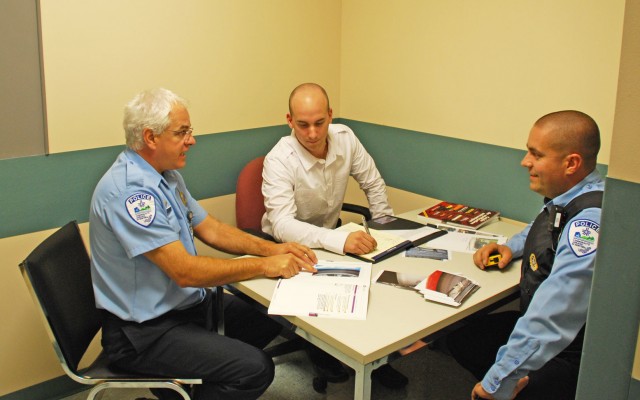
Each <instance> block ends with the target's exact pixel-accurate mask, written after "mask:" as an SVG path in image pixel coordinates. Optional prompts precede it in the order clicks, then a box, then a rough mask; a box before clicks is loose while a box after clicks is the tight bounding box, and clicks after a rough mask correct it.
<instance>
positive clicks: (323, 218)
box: [262, 124, 393, 254]
mask: <svg viewBox="0 0 640 400" xmlns="http://www.w3.org/2000/svg"><path fill="white" fill-rule="evenodd" d="M327 140H328V142H329V150H328V152H327V157H326V159H319V158H316V157H314V156H313V155H311V153H309V151H307V150H306V149H305V148H304V147H303V146H302V145H301V144H300V143H299V142H298V140H297V139H296V136H295V133H294V132H293V131H292V132H291V135H290V136H286V137H283V138H281V139H280V141H279V142H278V143H277V144H276V145H275V146H274V148H273V149H272V150H271V151H270V152H269V154H267V156H266V158H265V160H264V169H263V171H262V178H263V182H262V194H263V195H264V200H265V207H266V213H265V214H264V215H263V217H262V230H263V231H264V232H265V233H268V234H270V235H271V236H273V237H274V238H275V239H276V240H278V241H281V242H298V243H301V244H304V245H306V246H309V247H312V248H323V249H326V250H329V251H332V252H335V253H340V254H343V252H344V244H345V242H346V240H347V236H348V235H349V233H348V232H341V231H335V230H333V228H334V227H335V226H336V223H337V222H338V218H339V217H340V209H341V208H342V203H343V202H344V196H345V193H346V190H347V184H348V181H349V176H353V177H354V178H355V180H356V181H357V182H358V184H359V185H360V188H361V189H362V190H363V191H364V192H365V194H366V196H367V200H368V202H369V210H370V211H371V215H372V217H373V218H376V217H380V216H383V215H393V210H392V209H391V207H390V206H389V203H388V201H387V193H386V186H385V183H384V180H383V179H382V177H381V176H380V173H379V172H378V169H377V168H376V165H375V163H374V161H373V158H371V156H370V155H369V153H367V151H366V150H365V148H364V147H363V146H362V143H360V141H359V140H358V138H357V137H356V136H355V134H354V133H353V131H352V130H351V129H349V127H347V126H345V125H341V124H331V125H329V134H328V136H327Z"/></svg>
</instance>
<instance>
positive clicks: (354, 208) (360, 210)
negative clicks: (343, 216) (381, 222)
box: [342, 203, 371, 221]
mask: <svg viewBox="0 0 640 400" xmlns="http://www.w3.org/2000/svg"><path fill="white" fill-rule="evenodd" d="M342 211H347V212H352V213H356V214H360V215H362V216H364V218H365V219H366V220H367V221H369V220H370V219H371V212H370V211H369V209H368V208H367V207H364V206H359V205H357V204H351V203H343V204H342Z"/></svg>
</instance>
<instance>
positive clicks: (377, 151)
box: [342, 120, 607, 222]
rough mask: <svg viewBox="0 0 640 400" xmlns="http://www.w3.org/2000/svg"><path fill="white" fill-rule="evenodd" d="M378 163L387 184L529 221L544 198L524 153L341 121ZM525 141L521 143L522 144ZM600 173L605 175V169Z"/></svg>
mask: <svg viewBox="0 0 640 400" xmlns="http://www.w3.org/2000/svg"><path fill="white" fill-rule="evenodd" d="M342 122H343V123H345V124H346V125H348V126H349V127H351V128H352V129H353V130H354V132H355V133H356V135H357V136H358V138H359V139H360V141H361V142H362V143H363V144H364V146H365V147H366V148H367V150H368V151H369V153H370V154H371V155H372V156H373V158H374V159H375V161H376V165H377V166H378V169H379V170H380V171H381V173H382V175H383V178H384V179H385V181H386V183H387V185H389V186H392V187H395V188H399V189H403V190H407V191H410V192H414V193H419V194H422V195H425V196H429V197H434V198H436V199H443V200H448V201H452V202H460V203H467V204H472V205H474V206H476V207H482V208H488V209H495V210H498V211H500V212H501V213H502V215H504V216H505V217H508V218H512V219H515V220H518V221H526V222H529V221H531V220H533V219H534V218H535V216H536V215H537V214H538V212H539V211H540V209H541V207H542V197H541V196H540V195H538V194H536V193H533V192H532V191H530V190H529V176H528V173H527V170H526V169H525V168H524V167H521V166H520V161H521V160H522V157H524V155H525V151H524V150H515V149H511V148H507V147H501V146H494V145H489V144H483V143H478V142H471V141H467V140H460V139H452V138H448V137H444V136H438V135H432V134H425V133H421V132H416V131H409V130H405V129H398V128H392V127H387V126H382V125H374V124H369V123H364V122H359V121H352V120H342ZM526 139H527V138H526V137H523V138H522V142H523V143H524V142H526ZM598 169H599V170H600V172H601V173H602V174H603V176H604V175H605V174H606V171H607V167H606V166H605V165H599V166H598Z"/></svg>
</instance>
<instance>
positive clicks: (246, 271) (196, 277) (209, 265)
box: [144, 241, 313, 287]
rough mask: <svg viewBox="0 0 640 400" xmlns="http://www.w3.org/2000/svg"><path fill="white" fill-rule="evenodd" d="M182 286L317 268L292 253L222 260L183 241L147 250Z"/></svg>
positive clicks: (290, 273) (225, 281) (291, 273)
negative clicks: (195, 252) (193, 250)
mask: <svg viewBox="0 0 640 400" xmlns="http://www.w3.org/2000/svg"><path fill="white" fill-rule="evenodd" d="M144 256H145V257H147V258H148V259H149V260H151V262H153V263H154V264H155V265H157V266H158V267H159V268H160V269H162V270H163V271H164V272H165V273H166V274H167V275H168V276H169V277H170V278H171V279H172V280H173V281H175V282H176V283H177V284H178V285H179V286H180V287H211V286H219V285H225V284H228V283H232V282H238V281H241V280H245V279H251V278H253V277H256V276H266V277H269V278H277V277H282V278H290V277H292V276H294V275H296V274H297V273H298V272H300V270H302V269H309V270H313V267H312V266H310V264H309V261H308V259H307V258H305V259H303V258H301V257H298V256H296V255H293V254H291V253H285V254H280V255H273V256H270V257H265V258H262V257H247V258H236V259H220V258H213V257H206V256H194V255H192V254H190V253H189V252H187V250H186V249H185V248H184V246H183V245H182V243H181V242H180V241H175V242H171V243H168V244H166V245H164V246H161V247H158V248H156V249H154V250H151V251H148V252H146V253H144Z"/></svg>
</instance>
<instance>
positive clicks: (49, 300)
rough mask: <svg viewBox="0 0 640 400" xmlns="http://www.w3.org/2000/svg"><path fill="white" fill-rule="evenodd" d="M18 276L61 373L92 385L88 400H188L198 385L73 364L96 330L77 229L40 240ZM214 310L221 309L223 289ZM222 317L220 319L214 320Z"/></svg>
mask: <svg viewBox="0 0 640 400" xmlns="http://www.w3.org/2000/svg"><path fill="white" fill-rule="evenodd" d="M20 271H21V272H22V276H23V278H24V280H25V283H26V284H27V287H28V288H29V291H30V293H31V295H32V297H33V300H34V302H35V303H36V304H37V305H38V306H39V308H40V310H41V315H42V317H43V318H44V321H45V327H46V329H47V333H48V334H49V337H50V339H51V341H52V344H53V349H54V351H55V353H56V355H57V356H58V359H59V360H60V364H61V365H62V369H63V370H64V372H65V373H66V374H67V375H68V376H69V377H70V378H71V379H73V380H74V381H76V382H79V383H82V384H85V385H94V387H93V389H92V390H91V391H90V393H89V396H88V397H87V399H88V400H92V399H94V398H95V396H96V395H97V394H98V393H99V392H100V391H102V390H103V389H107V388H164V389H172V390H174V391H176V392H178V393H179V394H180V395H181V396H182V398H183V399H185V400H189V399H190V396H189V394H188V393H187V389H188V386H189V385H198V384H201V383H202V380H201V379H183V378H171V377H154V376H143V375H136V374H132V373H128V372H121V371H115V370H112V369H111V368H109V365H108V361H107V357H106V356H105V355H104V353H102V352H101V353H100V355H99V356H98V357H97V358H96V360H95V361H94V362H93V363H92V364H91V365H90V366H89V367H87V368H86V369H83V370H79V367H78V364H79V362H80V360H81V359H82V356H83V355H84V354H85V352H86V351H87V348H88V347H89V344H90V343H91V341H92V340H93V338H94V337H95V335H96V334H97V333H98V331H99V330H100V328H101V317H100V311H99V310H98V309H97V308H96V307H95V300H94V296H93V287H92V283H91V270H90V261H89V255H88V254H87V250H86V247H85V245H84V242H83V240H82V236H81V235H80V230H79V229H78V224H77V223H76V222H75V221H72V222H69V223H68V224H66V225H65V226H63V227H62V228H60V229H59V230H58V231H56V232H55V233H53V234H52V235H51V236H49V237H48V238H47V239H45V240H44V241H43V242H42V243H41V244H40V245H39V246H38V247H36V248H35V249H34V250H33V251H32V252H31V254H29V256H28V257H27V258H26V259H25V260H24V261H23V262H22V263H21V264H20ZM216 290H217V293H218V296H217V297H218V299H219V300H220V301H219V302H218V304H217V307H219V308H218V310H220V309H221V307H222V301H221V299H222V288H216ZM219 315H222V314H219ZM218 327H219V328H220V332H222V330H223V318H222V317H221V318H219V323H218Z"/></svg>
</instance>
